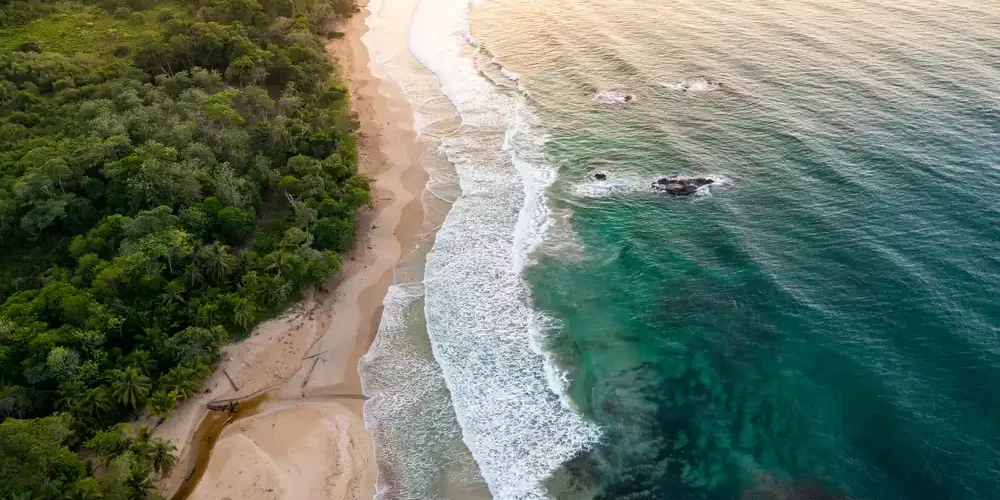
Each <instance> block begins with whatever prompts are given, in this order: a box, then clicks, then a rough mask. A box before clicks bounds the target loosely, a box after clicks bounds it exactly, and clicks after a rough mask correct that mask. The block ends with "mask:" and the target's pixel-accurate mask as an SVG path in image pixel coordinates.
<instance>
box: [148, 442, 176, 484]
mask: <svg viewBox="0 0 1000 500" xmlns="http://www.w3.org/2000/svg"><path fill="white" fill-rule="evenodd" d="M176 450H177V447H175V446H174V444H173V443H171V442H170V441H166V440H163V439H157V440H155V441H153V448H152V453H151V455H150V456H151V458H152V462H153V470H155V471H156V473H157V474H159V475H160V476H166V475H168V474H170V471H172V470H173V469H174V464H176V463H177V456H176V455H174V451H176Z"/></svg>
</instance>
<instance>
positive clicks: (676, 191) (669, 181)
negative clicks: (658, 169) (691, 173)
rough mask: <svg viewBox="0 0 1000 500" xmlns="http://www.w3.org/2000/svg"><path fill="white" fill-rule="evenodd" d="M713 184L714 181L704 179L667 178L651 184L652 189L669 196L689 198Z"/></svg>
mask: <svg viewBox="0 0 1000 500" xmlns="http://www.w3.org/2000/svg"><path fill="white" fill-rule="evenodd" d="M711 184H715V179H709V178H706V177H695V178H691V179H685V178H668V177H664V178H662V179H660V180H658V181H656V182H654V183H653V189H655V190H657V191H660V192H662V193H666V194H668V195H670V196H691V195H692V194H695V193H697V192H698V189H699V188H701V187H704V186H708V185H711Z"/></svg>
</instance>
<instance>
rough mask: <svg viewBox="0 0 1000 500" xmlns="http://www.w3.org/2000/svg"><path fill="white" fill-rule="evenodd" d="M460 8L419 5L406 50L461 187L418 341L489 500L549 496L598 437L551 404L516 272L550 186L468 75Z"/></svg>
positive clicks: (528, 130) (443, 2)
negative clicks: (447, 113) (458, 123)
mask: <svg viewBox="0 0 1000 500" xmlns="http://www.w3.org/2000/svg"><path fill="white" fill-rule="evenodd" d="M468 5H469V4H468V0H422V1H421V2H420V3H419V5H418V6H417V8H416V10H415V12H414V20H413V24H412V25H411V29H410V33H411V36H410V38H409V45H410V49H411V51H412V53H413V54H414V55H415V57H416V58H417V59H418V60H419V61H420V62H421V64H423V65H424V66H425V67H426V68H427V69H428V70H430V71H431V72H433V73H434V74H435V75H436V76H437V78H438V79H439V81H440V83H441V88H442V90H443V92H444V93H445V94H446V95H447V96H448V98H449V99H450V100H451V102H452V103H453V104H454V106H455V108H456V110H457V111H458V113H459V115H460V116H461V119H462V128H461V129H460V130H459V131H458V132H457V133H456V134H455V135H454V136H452V137H447V138H444V139H443V140H442V144H441V145H442V151H443V152H444V153H445V154H446V155H447V157H448V158H449V160H450V161H451V162H452V163H453V164H454V165H455V168H456V170H457V172H458V176H459V181H460V185H461V188H462V195H461V197H460V198H459V199H458V200H457V201H456V202H455V204H454V205H453V207H452V210H451V212H450V213H449V215H448V217H447V219H446V221H445V223H444V225H443V226H442V228H441V229H440V231H439V232H438V234H437V238H436V240H435V244H434V247H433V249H432V251H431V253H430V254H429V255H428V257H427V268H426V275H425V293H426V305H425V316H426V319H427V328H428V335H429V337H430V339H431V344H432V348H433V352H434V356H435V358H436V360H437V361H438V363H439V365H440V367H441V371H442V374H443V375H444V378H445V381H446V383H447V386H448V389H449V391H450V393H451V399H452V403H453V405H454V408H455V413H456V416H457V418H458V422H459V425H460V426H461V429H462V435H463V440H464V441H465V443H466V445H467V446H468V447H469V450H470V451H471V452H472V455H473V457H474V458H475V460H476V462H477V464H478V465H479V468H480V471H481V473H482V475H483V478H484V479H485V480H486V483H487V484H488V486H489V488H490V491H491V493H492V494H493V496H494V498H497V499H501V500H503V499H542V498H547V496H546V493H545V491H544V489H543V487H542V483H543V481H544V480H545V479H546V478H548V477H549V476H550V475H551V474H552V472H554V471H555V470H556V469H558V468H559V467H560V466H561V465H562V464H563V463H565V462H566V461H568V460H569V459H571V458H573V457H574V456H575V455H576V454H577V453H579V452H580V451H582V450H585V449H587V448H588V447H589V446H591V445H593V444H594V443H595V442H596V440H597V439H598V437H599V432H598V430H597V429H596V428H595V427H593V426H592V425H591V424H589V423H587V422H586V421H584V420H583V418H582V417H581V416H580V415H578V414H577V413H576V412H574V411H572V410H571V409H569V408H567V407H566V406H565V405H563V404H561V403H560V399H559V396H558V395H557V394H556V393H554V392H553V391H552V390H551V388H550V383H549V380H548V379H547V374H551V373H552V370H551V369H548V368H547V367H546V360H545V357H544V356H543V355H542V354H540V352H539V351H538V349H537V348H534V347H533V341H532V338H531V330H532V325H534V324H536V323H537V321H538V318H537V316H536V314H535V313H534V312H533V311H532V310H531V308H530V307H529V305H528V292H527V290H526V288H525V285H524V283H523V280H522V271H523V270H524V267H525V266H526V265H527V264H528V262H529V258H530V255H531V253H532V251H533V250H534V249H535V248H536V247H537V245H538V244H539V242H540V241H541V240H542V238H543V237H544V235H545V232H546V230H547V229H548V226H549V224H550V222H549V219H550V217H549V214H548V209H547V206H546V199H545V190H546V189H547V188H548V187H549V185H551V183H552V181H553V179H554V176H555V174H554V170H553V169H552V168H550V167H549V166H547V165H546V163H545V157H544V144H545V140H544V137H543V136H541V135H539V133H538V129H537V127H535V126H533V125H532V121H533V120H534V117H533V116H532V114H531V113H530V110H529V109H528V108H527V105H526V104H525V103H524V102H523V100H522V99H521V98H520V97H519V96H517V95H516V94H509V93H504V92H501V91H499V90H498V89H497V88H496V87H494V86H493V85H492V84H491V83H490V82H489V81H487V80H486V79H485V78H484V77H483V76H482V75H481V74H480V73H479V72H478V70H477V68H476V67H475V63H474V62H473V58H472V56H473V55H474V51H475V50H476V49H475V48H474V47H472V46H471V45H470V43H469V40H472V37H471V36H470V35H469V32H468V21H467V11H468Z"/></svg>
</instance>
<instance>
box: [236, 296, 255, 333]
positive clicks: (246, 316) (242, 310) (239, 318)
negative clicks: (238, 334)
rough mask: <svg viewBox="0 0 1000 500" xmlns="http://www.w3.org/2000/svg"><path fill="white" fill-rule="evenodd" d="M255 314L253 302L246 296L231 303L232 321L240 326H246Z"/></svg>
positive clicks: (251, 321)
mask: <svg viewBox="0 0 1000 500" xmlns="http://www.w3.org/2000/svg"><path fill="white" fill-rule="evenodd" d="M254 316H255V312H254V307H253V303H251V302H250V300H249V299H247V298H246V297H240V298H238V299H236V300H235V303H234V304H233V322H235V323H236V324H237V325H239V326H240V327H241V328H246V327H247V326H248V325H249V324H250V323H253V320H254Z"/></svg>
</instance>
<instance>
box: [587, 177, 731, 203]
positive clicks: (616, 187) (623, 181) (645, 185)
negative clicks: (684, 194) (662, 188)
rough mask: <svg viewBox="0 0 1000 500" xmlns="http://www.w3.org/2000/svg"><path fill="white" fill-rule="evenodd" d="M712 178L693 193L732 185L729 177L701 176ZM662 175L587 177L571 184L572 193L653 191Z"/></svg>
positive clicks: (597, 195) (589, 195) (593, 195)
mask: <svg viewBox="0 0 1000 500" xmlns="http://www.w3.org/2000/svg"><path fill="white" fill-rule="evenodd" d="M702 177H708V178H710V179H712V180H713V181H715V182H713V183H712V184H708V185H705V186H701V187H699V188H698V191H696V192H695V193H694V195H695V196H711V195H712V194H714V193H718V192H721V191H722V190H725V189H727V188H728V187H730V186H731V185H732V183H731V182H730V181H729V179H727V178H725V177H722V176H718V175H714V176H702ZM662 178H663V176H662V175H661V176H656V177H639V176H632V175H623V176H619V175H616V174H608V175H607V177H606V178H605V179H604V180H598V179H588V180H586V181H583V182H579V183H577V184H575V185H573V189H572V192H573V195H575V196H578V197H580V198H604V197H607V196H613V195H616V194H628V193H655V192H658V191H656V190H655V189H654V188H653V184H654V183H655V182H656V181H657V180H659V179H662Z"/></svg>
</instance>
